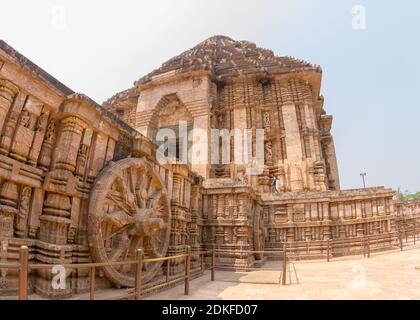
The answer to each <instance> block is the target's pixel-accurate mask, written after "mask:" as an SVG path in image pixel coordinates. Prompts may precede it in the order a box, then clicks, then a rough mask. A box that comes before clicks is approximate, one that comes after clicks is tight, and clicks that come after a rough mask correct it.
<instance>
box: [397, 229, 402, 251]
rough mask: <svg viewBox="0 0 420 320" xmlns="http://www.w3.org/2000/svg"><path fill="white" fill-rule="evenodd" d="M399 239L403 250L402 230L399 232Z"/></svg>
mask: <svg viewBox="0 0 420 320" xmlns="http://www.w3.org/2000/svg"><path fill="white" fill-rule="evenodd" d="M398 239H399V241H400V249H401V251H403V242H402V235H401V232H398Z"/></svg>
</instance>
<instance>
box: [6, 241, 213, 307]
mask: <svg viewBox="0 0 420 320" xmlns="http://www.w3.org/2000/svg"><path fill="white" fill-rule="evenodd" d="M205 255H210V256H211V267H210V269H211V281H214V279H215V275H214V273H215V265H216V261H215V253H214V251H213V250H210V251H198V252H191V247H189V246H188V247H187V249H186V253H184V254H179V255H175V256H169V257H162V258H151V259H144V252H143V250H142V249H138V250H137V252H136V260H128V261H112V262H96V263H68V264H60V266H62V267H64V268H69V269H80V268H89V269H90V275H89V277H90V284H89V299H90V300H95V287H96V269H97V268H101V267H106V266H127V265H135V285H134V288H127V289H126V292H125V293H124V294H121V295H117V296H114V297H110V298H108V299H109V300H123V299H129V298H134V299H136V300H138V299H141V297H142V295H144V294H146V293H148V292H151V291H154V290H158V289H159V288H162V287H165V286H169V285H171V284H175V283H179V282H181V281H182V280H183V281H184V294H185V295H189V292H190V280H191V277H192V276H194V275H198V274H200V273H203V272H204V271H205V270H206V264H205V262H204V256H205ZM193 256H199V257H200V269H199V270H197V272H195V273H191V258H192V257H193ZM180 258H184V259H185V261H184V263H185V272H184V274H183V275H181V276H178V277H175V278H173V279H171V277H170V272H169V271H170V261H172V260H176V259H180ZM163 261H166V263H167V265H166V278H165V281H164V282H162V283H158V284H156V285H152V286H150V287H148V288H147V289H143V288H142V287H143V285H142V273H143V266H144V264H146V263H153V262H163ZM52 267H54V265H52V264H35V263H34V264H29V249H28V247H27V246H21V247H20V251H19V263H0V269H13V270H18V271H19V284H18V298H19V300H28V284H29V283H28V275H29V272H30V270H45V269H51V268H52Z"/></svg>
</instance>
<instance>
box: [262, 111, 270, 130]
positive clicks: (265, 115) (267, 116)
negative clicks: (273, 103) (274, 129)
mask: <svg viewBox="0 0 420 320" xmlns="http://www.w3.org/2000/svg"><path fill="white" fill-rule="evenodd" d="M263 127H264V129H270V128H271V119H270V113H268V112H263Z"/></svg>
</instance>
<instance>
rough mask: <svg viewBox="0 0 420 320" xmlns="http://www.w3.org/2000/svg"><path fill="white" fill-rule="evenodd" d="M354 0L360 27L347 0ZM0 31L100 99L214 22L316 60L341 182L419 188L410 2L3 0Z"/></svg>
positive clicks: (418, 29) (206, 32) (215, 28)
mask: <svg viewBox="0 0 420 320" xmlns="http://www.w3.org/2000/svg"><path fill="white" fill-rule="evenodd" d="M355 5H363V6H364V7H365V8H366V28H365V29H362V30H355V29H354V28H353V27H352V19H353V18H354V14H352V8H353V7H354V6H355ZM1 11H2V17H1V19H0V38H2V39H3V40H5V41H6V42H8V43H9V44H10V45H12V46H13V47H14V48H15V49H17V50H18V51H20V52H21V53H22V54H24V55H25V56H26V57H28V58H29V59H31V60H32V61H34V62H35V63H36V64H38V65H39V66H41V67H42V68H44V69H45V70H47V71H48V72H49V73H50V74H52V75H53V76H55V77H56V78H58V79H59V80H60V81H62V82H63V83H64V84H66V85H67V86H69V87H70V88H72V89H73V90H75V91H78V92H83V93H85V94H87V95H89V96H90V97H91V98H93V99H94V100H96V101H97V102H99V103H101V102H102V101H104V100H105V99H107V98H108V97H110V96H112V95H113V94H114V93H116V92H118V91H121V90H124V89H126V88H128V87H131V86H132V84H133V81H134V80H137V79H138V78H140V77H141V76H142V75H145V74H147V73H148V72H150V71H152V70H153V69H154V68H157V67H159V66H160V64H161V63H163V62H164V61H166V60H168V59H169V58H171V57H173V56H175V55H177V54H179V53H181V52H182V51H184V50H186V49H189V48H191V47H193V46H195V45H196V44H197V43H199V42H201V41H203V40H204V39H206V38H208V37H210V36H212V35H216V34H223V35H227V36H230V37H232V38H233V39H235V40H249V41H252V42H255V43H256V44H257V45H258V46H260V47H264V48H269V49H272V50H273V51H274V52H275V53H276V54H277V55H291V56H295V57H297V58H301V59H304V60H308V61H310V62H312V63H314V64H319V65H321V66H322V68H323V72H324V74H323V84H322V94H323V95H324V97H325V108H326V111H327V113H329V114H332V115H333V116H334V124H333V134H334V138H335V144H336V150H337V156H338V164H339V169H340V178H341V186H342V188H358V187H360V186H361V178H360V176H359V173H360V172H367V184H368V185H369V186H376V185H383V186H387V187H392V188H398V187H401V189H402V190H403V191H404V190H406V189H408V190H410V191H416V190H420V168H419V162H420V145H419V140H420V139H419V137H420V135H419V133H418V127H419V126H418V123H419V121H420V108H419V98H420V95H419V94H420V90H419V89H420V80H419V74H420V62H419V59H420V45H419V42H420V21H419V18H418V17H419V16H420V3H419V2H418V1H408V0H406V1H399V2H397V1H392V0H389V1H387V0H376V1H374V0H371V1H367V0H364V1H363V0H354V1H353V0H340V1H337V0H307V1H304V0H301V1H298V0H287V1H286V0H283V1H274V0H273V1H269V0H267V1H264V0H263V1H261V0H260V1H257V0H255V1H251V0H250V1H244V0H237V1H235V0H231V1H229V0H223V1H218V0H211V1H204V0H189V1H181V0H176V1H174V0H167V1H158V0H154V1H153V2H152V1H147V2H146V1H138V0H137V1H134V0H132V1H128V0H126V1H124V0H120V1H104V0H97V1H96V0H95V1H93V0H90V1H86V0H84V1H81V0H77V1H74V0H72V1H70V0H68V1H64V0H61V1H53V0H51V1H48V0H43V1H33V0H32V1H19V0H14V1H3V3H2V4H1Z"/></svg>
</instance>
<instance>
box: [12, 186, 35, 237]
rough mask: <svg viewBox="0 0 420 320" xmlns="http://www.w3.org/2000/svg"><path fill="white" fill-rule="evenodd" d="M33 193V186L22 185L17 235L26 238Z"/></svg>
mask: <svg viewBox="0 0 420 320" xmlns="http://www.w3.org/2000/svg"><path fill="white" fill-rule="evenodd" d="M31 194H32V188H31V187H27V186H24V187H22V190H21V192H20V198H19V211H18V214H17V220H16V235H17V236H18V237H19V238H24V237H26V236H27V232H28V230H27V223H28V215H29V209H30V201H31Z"/></svg>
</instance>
